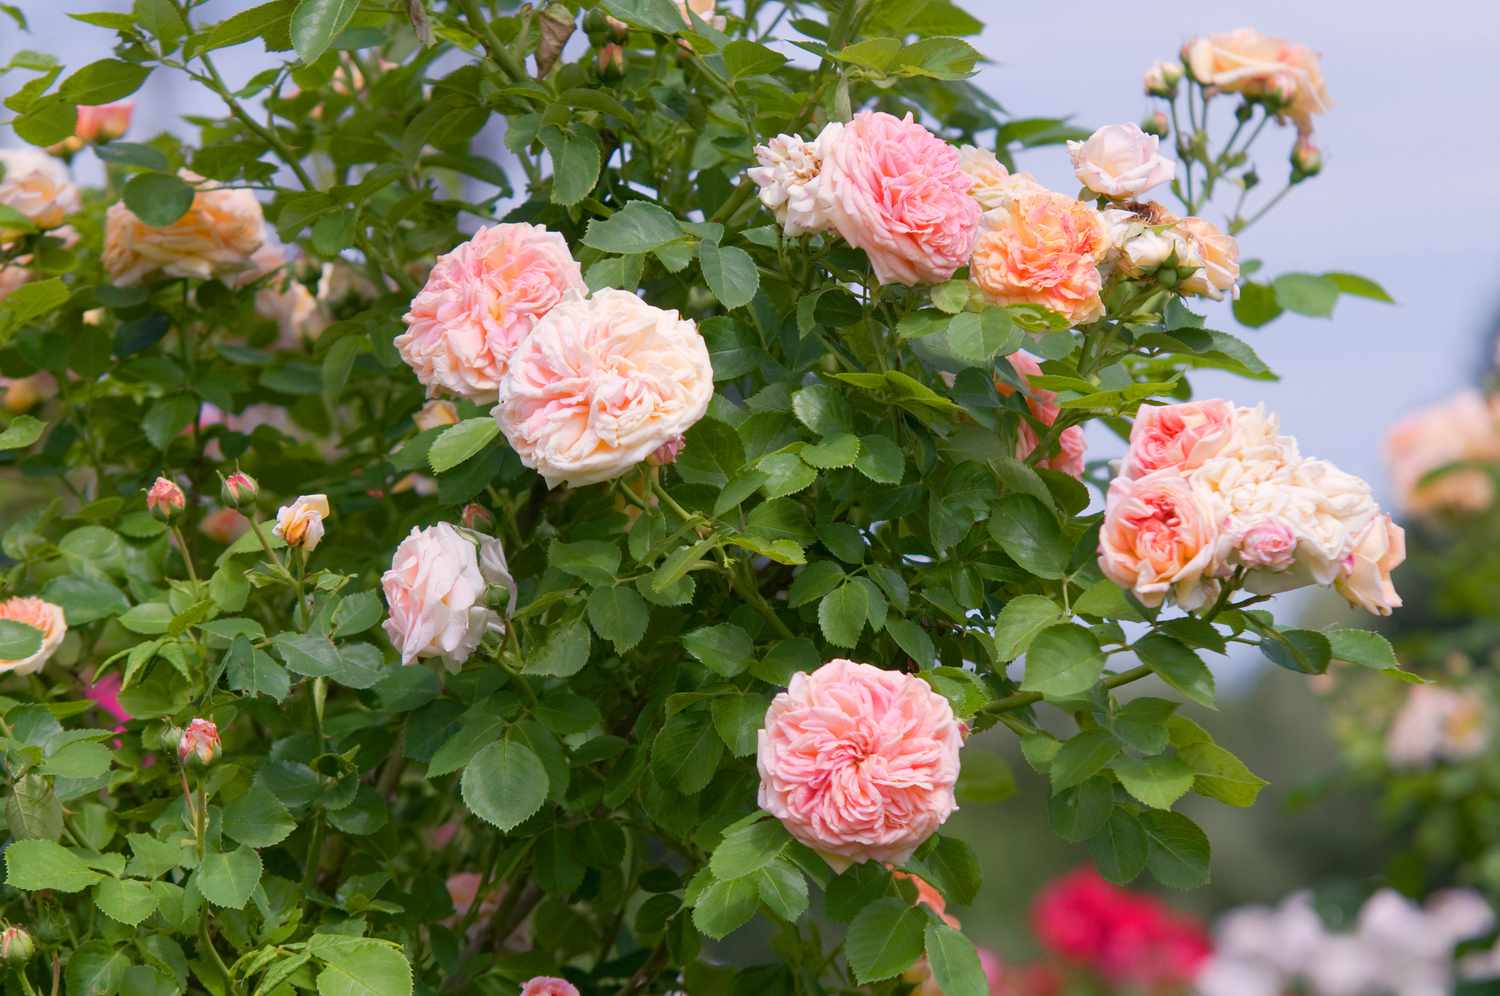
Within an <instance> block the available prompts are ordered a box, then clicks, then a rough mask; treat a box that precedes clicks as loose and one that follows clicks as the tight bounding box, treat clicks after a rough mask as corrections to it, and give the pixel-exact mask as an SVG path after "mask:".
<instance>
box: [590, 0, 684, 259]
mask: <svg viewBox="0 0 1500 996" xmlns="http://www.w3.org/2000/svg"><path fill="white" fill-rule="evenodd" d="M678 23H679V24H680V23H681V22H680V21H679V22H678ZM683 237H684V235H683V232H682V229H681V228H680V227H679V226H678V224H677V219H676V218H674V217H672V215H671V214H670V213H669V212H667V211H665V210H663V209H662V208H659V207H657V206H656V205H655V204H651V203H649V202H647V201H631V202H630V203H629V204H626V205H625V206H624V207H623V208H621V209H620V210H618V211H616V212H615V213H614V214H612V215H610V216H609V217H608V218H605V219H599V218H595V219H593V220H592V221H590V222H589V227H588V231H586V232H585V233H584V236H583V244H584V245H586V246H588V247H589V248H590V249H598V250H600V251H602V252H613V253H643V252H651V251H652V250H653V249H659V248H660V247H662V246H664V245H666V244H667V243H668V242H675V241H677V240H678V239H681V238H683Z"/></svg>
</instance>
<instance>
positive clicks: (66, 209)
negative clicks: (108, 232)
mask: <svg viewBox="0 0 1500 996" xmlns="http://www.w3.org/2000/svg"><path fill="white" fill-rule="evenodd" d="M0 204H3V205H4V206H6V207H8V208H11V209H13V210H15V211H18V212H19V213H21V214H23V215H25V216H26V218H27V220H28V221H30V222H31V223H32V224H33V225H35V226H36V227H37V228H42V229H47V228H56V227H58V226H59V225H61V224H62V223H63V221H64V219H66V218H67V217H68V215H70V214H73V213H74V212H76V211H77V210H78V209H79V208H80V207H81V206H82V204H83V201H82V198H80V197H79V194H78V188H77V187H76V186H75V185H74V184H73V177H72V175H71V174H69V172H68V167H67V166H65V165H64V164H63V162H62V160H60V159H56V158H53V157H52V156H49V155H47V153H45V152H43V151H41V150H40V149H0ZM21 234H23V233H21V232H18V231H15V230H13V229H4V228H0V242H7V241H9V240H11V239H14V238H16V237H18V236H19V235H21Z"/></svg>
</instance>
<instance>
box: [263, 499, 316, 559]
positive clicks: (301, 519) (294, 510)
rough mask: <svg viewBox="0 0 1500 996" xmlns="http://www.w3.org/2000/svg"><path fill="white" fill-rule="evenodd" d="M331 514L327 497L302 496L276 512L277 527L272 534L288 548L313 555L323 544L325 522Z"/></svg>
mask: <svg viewBox="0 0 1500 996" xmlns="http://www.w3.org/2000/svg"><path fill="white" fill-rule="evenodd" d="M329 514H330V509H329V507H328V496H327V495H302V496H301V497H299V498H298V499H297V500H296V501H294V502H292V503H291V504H290V505H283V506H282V507H281V508H278V509H277V510H276V526H275V528H273V529H272V530H271V532H272V533H274V534H275V535H276V536H277V537H278V538H280V539H282V540H285V541H286V545H287V546H292V547H299V548H301V549H303V550H306V551H307V552H308V553H312V552H313V551H314V550H316V549H317V548H318V544H319V543H321V542H323V520H324V519H326V518H327V517H328V516H329Z"/></svg>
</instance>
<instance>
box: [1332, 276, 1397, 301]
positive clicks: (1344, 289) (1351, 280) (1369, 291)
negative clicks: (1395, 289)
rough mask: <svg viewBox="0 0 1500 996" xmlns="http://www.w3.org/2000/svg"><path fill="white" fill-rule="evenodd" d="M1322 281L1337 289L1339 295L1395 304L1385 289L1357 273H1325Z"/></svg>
mask: <svg viewBox="0 0 1500 996" xmlns="http://www.w3.org/2000/svg"><path fill="white" fill-rule="evenodd" d="M1323 279H1324V280H1327V281H1328V282H1329V283H1331V284H1333V285H1334V286H1335V287H1337V288H1338V289H1339V293H1341V294H1350V295H1353V296H1354V297H1367V298H1369V299H1370V300H1371V301H1382V302H1384V303H1386V304H1395V303H1396V300H1395V298H1393V297H1391V295H1390V294H1388V293H1386V289H1385V288H1384V287H1382V286H1380V285H1379V284H1377V283H1376V282H1375V281H1373V280H1371V279H1370V278H1369V277H1362V276H1360V275H1359V274H1357V273H1325V274H1323Z"/></svg>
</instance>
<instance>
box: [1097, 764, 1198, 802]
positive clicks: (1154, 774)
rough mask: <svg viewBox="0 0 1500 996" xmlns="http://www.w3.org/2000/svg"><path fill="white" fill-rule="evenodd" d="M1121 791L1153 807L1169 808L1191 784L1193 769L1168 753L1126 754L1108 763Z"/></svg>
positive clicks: (1185, 792)
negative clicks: (1117, 779) (1121, 787)
mask: <svg viewBox="0 0 1500 996" xmlns="http://www.w3.org/2000/svg"><path fill="white" fill-rule="evenodd" d="M1112 767H1113V769H1114V772H1115V777H1117V778H1119V779H1120V784H1121V785H1123V786H1125V791H1127V792H1129V793H1130V794H1131V795H1133V796H1135V798H1136V799H1138V800H1140V801H1141V802H1143V803H1145V804H1146V805H1148V806H1150V807H1152V808H1153V809H1171V808H1172V804H1173V803H1175V802H1176V801H1177V800H1178V799H1181V798H1182V797H1183V796H1184V795H1186V794H1187V791H1188V789H1190V788H1192V787H1193V772H1192V769H1190V768H1189V767H1188V766H1187V765H1186V764H1184V763H1183V762H1182V760H1181V759H1179V758H1176V757H1172V756H1170V755H1162V756H1159V757H1140V758H1126V759H1124V760H1120V761H1116V762H1115V763H1114V764H1113V765H1112Z"/></svg>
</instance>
